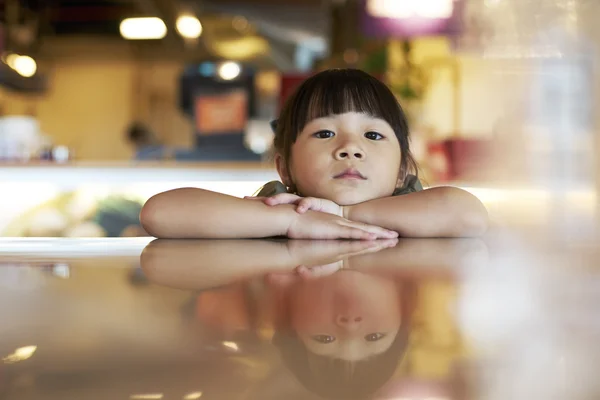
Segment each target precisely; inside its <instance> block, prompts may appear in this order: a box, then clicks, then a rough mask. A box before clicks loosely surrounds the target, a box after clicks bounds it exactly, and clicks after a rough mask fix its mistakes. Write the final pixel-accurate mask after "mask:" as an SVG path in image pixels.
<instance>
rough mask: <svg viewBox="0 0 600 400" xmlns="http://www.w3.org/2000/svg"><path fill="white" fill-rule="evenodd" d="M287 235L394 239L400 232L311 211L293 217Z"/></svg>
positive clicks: (295, 237) (319, 237)
mask: <svg viewBox="0 0 600 400" xmlns="http://www.w3.org/2000/svg"><path fill="white" fill-rule="evenodd" d="M286 236H287V237H289V238H291V239H360V240H376V239H394V238H397V237H398V232H394V231H390V230H388V229H385V228H381V227H379V226H374V225H368V224H364V223H362V222H354V221H350V220H347V219H345V218H342V217H339V216H337V215H332V214H328V213H323V212H315V211H309V212H306V213H303V214H298V215H297V216H296V218H292V220H291V221H290V224H289V226H288V229H287V232H286Z"/></svg>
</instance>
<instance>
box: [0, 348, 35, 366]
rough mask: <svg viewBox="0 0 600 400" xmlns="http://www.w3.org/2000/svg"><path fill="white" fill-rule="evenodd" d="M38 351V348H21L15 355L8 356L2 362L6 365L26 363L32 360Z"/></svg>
mask: <svg viewBox="0 0 600 400" xmlns="http://www.w3.org/2000/svg"><path fill="white" fill-rule="evenodd" d="M36 350H37V346H25V347H19V348H18V349H16V350H15V352H14V353H12V354H9V355H8V356H6V357H4V358H3V359H2V360H3V361H4V362H5V363H6V364H12V363H16V362H19V361H25V360H27V359H29V358H31V356H33V353H35V351H36Z"/></svg>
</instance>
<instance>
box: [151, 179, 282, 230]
mask: <svg viewBox="0 0 600 400" xmlns="http://www.w3.org/2000/svg"><path fill="white" fill-rule="evenodd" d="M293 217H294V216H293V207H267V206H266V205H264V204H262V203H260V202H255V201H247V200H243V199H240V198H237V197H233V196H228V195H225V194H222V193H216V192H211V191H209V190H203V189H197V188H183V189H175V190H170V191H167V192H164V193H160V194H157V195H156V196H153V197H152V198H150V199H149V200H148V201H147V202H146V204H144V206H143V208H142V211H141V213H140V222H141V224H142V226H143V227H144V229H145V230H146V232H148V233H149V234H150V235H152V236H155V237H159V238H178V239H184V238H221V239H230V238H259V237H269V236H282V235H285V234H286V232H287V230H288V227H289V225H290V223H291V220H292V218H293Z"/></svg>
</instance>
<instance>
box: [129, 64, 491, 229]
mask: <svg viewBox="0 0 600 400" xmlns="http://www.w3.org/2000/svg"><path fill="white" fill-rule="evenodd" d="M274 127H275V142H274V145H275V151H276V154H275V164H276V168H277V171H278V173H279V176H280V177H281V182H270V183H268V184H267V185H265V186H264V187H263V188H262V190H261V191H260V192H259V193H258V196H257V197H254V198H244V199H240V198H236V197H232V196H227V195H224V194H220V193H214V192H210V191H207V190H202V189H195V188H184V189H176V190H172V191H168V192H165V193H161V194H158V195H156V196H154V197H152V198H151V199H150V200H148V202H147V203H146V204H145V205H144V207H143V209H142V212H141V215H140V218H141V223H142V225H143V226H144V228H145V229H146V231H147V232H148V233H150V234H151V235H153V236H157V237H164V238H258V237H271V236H287V237H290V238H298V239H299V238H303V239H304V238H310V239H339V238H348V239H383V238H393V237H397V236H404V237H407V236H408V237H460V236H479V235H481V234H483V233H484V232H485V230H486V229H487V212H486V210H485V207H484V206H483V205H482V204H481V202H480V201H479V200H478V199H477V198H476V197H475V196H473V195H471V194H470V193H468V192H466V191H463V190H460V189H457V188H453V187H437V188H432V189H428V190H422V187H421V185H420V183H419V180H418V178H417V175H416V174H417V166H416V163H415V161H414V159H413V157H412V155H411V153H410V149H409V137H408V126H407V122H406V117H405V115H404V112H403V111H402V108H401V107H400V105H399V104H398V102H397V100H396V98H395V97H394V95H393V94H392V92H391V91H390V90H389V89H388V88H387V87H386V86H385V85H384V84H383V83H382V82H380V81H379V80H377V79H375V78H374V77H372V76H370V75H368V74H367V73H365V72H362V71H360V70H353V69H335V70H327V71H324V72H321V73H318V74H316V75H314V76H312V77H311V78H309V79H307V80H306V81H305V82H304V83H303V84H302V85H300V87H299V88H298V90H297V91H296V92H295V93H294V94H293V95H292V96H291V97H290V98H289V99H288V101H287V103H286V105H285V106H284V108H283V110H282V112H281V116H280V118H279V119H278V120H277V121H276V122H275V124H274Z"/></svg>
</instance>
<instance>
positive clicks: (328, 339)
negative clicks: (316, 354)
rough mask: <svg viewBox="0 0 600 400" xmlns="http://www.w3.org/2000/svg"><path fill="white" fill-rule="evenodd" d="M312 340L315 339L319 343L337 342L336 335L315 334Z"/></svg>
mask: <svg viewBox="0 0 600 400" xmlns="http://www.w3.org/2000/svg"><path fill="white" fill-rule="evenodd" d="M312 340H314V341H315V342H319V343H324V344H327V343H333V342H335V336H329V335H315V336H313V337H312Z"/></svg>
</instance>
